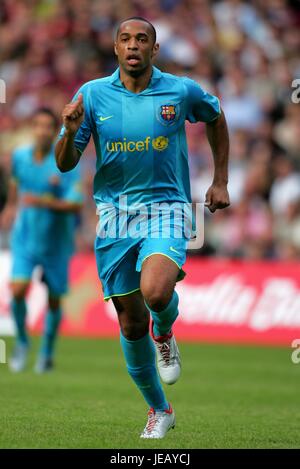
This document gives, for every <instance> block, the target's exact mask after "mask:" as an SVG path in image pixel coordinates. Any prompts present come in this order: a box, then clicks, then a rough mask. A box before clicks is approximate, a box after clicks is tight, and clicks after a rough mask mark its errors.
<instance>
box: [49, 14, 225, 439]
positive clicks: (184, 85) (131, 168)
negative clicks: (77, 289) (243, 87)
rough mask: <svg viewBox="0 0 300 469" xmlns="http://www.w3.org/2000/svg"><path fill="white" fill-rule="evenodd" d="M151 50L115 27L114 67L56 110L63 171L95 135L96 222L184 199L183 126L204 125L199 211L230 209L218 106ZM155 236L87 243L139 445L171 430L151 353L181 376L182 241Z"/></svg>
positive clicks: (127, 24) (133, 32)
mask: <svg viewBox="0 0 300 469" xmlns="http://www.w3.org/2000/svg"><path fill="white" fill-rule="evenodd" d="M158 49H159V46H158V44H157V43H156V31H155V29H154V27H153V25H152V24H151V23H149V22H148V21H147V20H145V19H143V18H139V17H134V18H130V19H128V20H125V21H123V22H122V23H121V24H120V25H119V28H118V30H117V32H116V37H115V53H116V55H117V57H118V61H119V68H118V69H117V70H116V71H115V73H113V75H111V76H109V77H106V78H102V79H98V80H94V81H91V82H88V83H86V84H84V85H83V86H82V87H81V88H80V89H79V91H78V92H77V93H76V95H75V97H74V99H73V102H72V103H71V104H68V105H67V106H66V107H65V108H64V110H63V113H62V116H63V124H64V127H63V129H62V131H61V134H60V137H61V138H60V140H59V141H58V143H57V146H56V159H57V165H58V167H59V168H60V169H61V171H69V170H71V169H73V168H74V167H75V166H76V165H77V163H78V161H79V159H80V157H81V154H82V152H83V151H84V149H85V147H86V146H87V144H88V142H89V140H90V136H91V135H93V139H94V142H95V147H96V153H97V166H96V168H97V169H96V175H95V179H94V198H95V201H96V204H97V207H98V209H99V211H100V221H101V219H102V218H103V219H104V220H105V219H106V220H107V222H109V221H110V220H111V218H113V216H114V215H113V216H112V217H111V216H110V214H109V210H110V209H111V208H113V209H114V208H117V209H119V211H120V210H121V211H122V208H121V207H120V206H118V203H119V196H120V195H122V196H124V195H125V196H126V197H127V203H128V206H129V207H133V206H134V205H135V204H143V205H144V206H147V207H148V206H151V204H153V203H169V204H172V203H174V202H176V203H177V202H178V203H182V204H186V203H190V202H191V195H190V181H189V168H188V162H187V145H186V137H185V127H184V125H185V120H188V121H190V122H198V121H202V122H205V123H206V129H207V137H208V140H209V143H210V145H211V148H212V152H213V156H214V162H215V174H214V179H213V182H212V185H211V187H210V188H209V190H208V192H207V195H206V205H207V206H208V208H209V209H210V210H211V211H212V212H214V211H215V210H216V209H219V208H224V207H227V206H228V205H229V196H228V192H227V166H228V148H229V142H228V132H227V126H226V121H225V117H224V114H223V112H222V110H221V108H220V103H219V100H218V99H217V98H216V97H215V96H212V95H210V94H208V93H206V92H204V91H203V90H202V88H201V87H200V86H199V85H198V84H197V83H196V82H194V81H193V80H191V79H189V78H186V77H176V76H174V75H170V74H166V73H162V72H161V71H160V70H158V69H157V68H156V67H153V66H152V61H153V59H154V57H155V56H156V54H157V52H158ZM108 207H110V208H109V209H108ZM111 213H115V212H114V210H111ZM119 221H120V218H119ZM120 223H121V222H120ZM175 223H176V221H175ZM158 224H159V222H158ZM151 228H152V227H151ZM173 228H174V227H173ZM159 230H160V228H159V227H158V226H157V232H156V234H158V235H159V236H158V237H150V236H141V237H139V238H132V237H125V238H122V237H121V236H119V237H116V238H113V237H109V238H105V239H104V238H102V237H100V236H97V237H96V242H95V252H96V259H97V265H98V271H99V277H100V279H101V282H102V286H103V290H104V298H105V299H106V300H108V299H110V298H112V300H113V303H114V306H115V308H116V311H117V313H118V318H119V323H120V328H121V345H122V348H123V352H124V356H125V360H126V364H127V369H128V372H129V374H130V375H131V377H132V379H133V380H134V382H135V383H136V385H137V387H138V388H139V389H140V391H141V393H142V394H143V396H144V398H145V400H146V402H147V403H148V404H149V406H150V411H149V413H148V421H147V424H146V427H145V429H144V431H143V432H142V434H141V437H142V438H163V437H164V436H165V434H166V432H167V431H168V430H169V429H170V428H172V427H174V425H175V414H174V410H173V409H172V407H171V405H170V404H169V403H168V401H167V399H166V397H165V394H164V391H163V388H162V386H161V383H160V380H159V375H158V372H157V369H156V364H155V350H156V355H157V365H158V371H159V374H160V377H161V379H162V381H164V382H165V383H167V384H173V383H175V382H176V381H177V380H178V378H179V375H180V370H181V361H180V355H179V351H178V347H177V345H176V341H175V337H174V334H173V332H172V325H173V323H174V322H175V320H176V317H177V315H178V295H177V293H176V292H175V290H174V288H175V284H176V281H178V280H180V279H181V278H182V277H183V275H184V273H183V271H182V265H183V264H184V262H185V257H186V247H187V239H186V238H185V237H181V238H176V237H175V236H174V235H170V236H169V237H168V238H167V239H166V238H164V237H162V236H161V233H160V231H159ZM149 312H150V314H151V316H152V321H153V323H152V326H151V336H152V337H150V335H149Z"/></svg>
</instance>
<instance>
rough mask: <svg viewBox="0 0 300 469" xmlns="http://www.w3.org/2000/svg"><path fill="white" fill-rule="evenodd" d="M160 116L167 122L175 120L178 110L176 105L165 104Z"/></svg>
mask: <svg viewBox="0 0 300 469" xmlns="http://www.w3.org/2000/svg"><path fill="white" fill-rule="evenodd" d="M160 115H161V117H162V118H163V120H165V121H168V122H171V121H173V120H175V117H176V110H175V106H174V104H163V106H161V113H160Z"/></svg>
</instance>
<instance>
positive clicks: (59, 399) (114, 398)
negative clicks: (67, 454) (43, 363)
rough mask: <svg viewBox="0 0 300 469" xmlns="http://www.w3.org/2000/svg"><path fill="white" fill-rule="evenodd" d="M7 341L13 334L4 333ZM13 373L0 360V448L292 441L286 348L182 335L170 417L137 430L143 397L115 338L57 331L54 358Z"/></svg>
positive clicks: (294, 401) (296, 368) (288, 444)
mask: <svg viewBox="0 0 300 469" xmlns="http://www.w3.org/2000/svg"><path fill="white" fill-rule="evenodd" d="M7 343H8V351H10V350H11V347H12V341H11V340H8V341H7ZM37 345H38V342H37V339H35V340H34V341H33V345H32V350H31V357H30V366H29V368H28V370H27V371H25V372H24V373H22V374H19V375H13V374H11V373H10V372H9V370H8V367H7V365H3V364H0V422H1V428H0V448H116V449H121V448H158V449H159V448H170V449H171V448H299V447H300V432H299V428H300V412H299V387H300V364H299V365H295V364H293V363H292V362H291V358H290V356H291V349H288V348H286V349H285V348H264V347H248V346H228V345H212V344H210V345H207V344H189V343H181V344H180V349H181V354H182V359H183V373H182V377H181V379H180V381H179V382H178V383H177V384H175V385H174V386H169V387H166V388H165V389H166V391H167V395H168V398H169V400H170V401H171V403H172V404H173V406H174V409H175V412H176V417H177V425H176V428H175V429H174V430H170V432H169V433H168V434H167V437H166V438H165V439H164V440H152V441H151V440H148V441H145V440H141V439H140V438H139V433H140V432H141V430H142V429H143V426H144V425H145V422H146V412H147V407H146V405H145V403H144V402H143V400H142V398H141V397H140V395H139V393H138V391H137V390H136V389H135V387H134V385H133V383H132V382H131V381H130V379H129V377H128V376H127V372H126V370H125V366H124V363H123V357H122V356H121V351H120V346H119V342H118V341H117V340H101V339H99V340H95V339H93V340H84V339H66V338H63V339H60V343H59V347H58V356H57V368H56V370H55V371H54V372H53V373H50V374H48V375H44V376H36V375H35V374H34V372H33V371H32V366H33V363H34V359H35V352H36V349H37Z"/></svg>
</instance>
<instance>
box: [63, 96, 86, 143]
mask: <svg viewBox="0 0 300 469" xmlns="http://www.w3.org/2000/svg"><path fill="white" fill-rule="evenodd" d="M62 119H63V124H64V126H65V128H66V130H68V131H69V132H70V133H72V134H75V133H76V132H77V130H78V129H79V127H80V126H81V123H82V122H83V120H84V107H83V97H82V94H79V95H78V97H77V99H76V101H74V102H72V103H69V104H67V105H66V106H65V107H64V109H63V112H62Z"/></svg>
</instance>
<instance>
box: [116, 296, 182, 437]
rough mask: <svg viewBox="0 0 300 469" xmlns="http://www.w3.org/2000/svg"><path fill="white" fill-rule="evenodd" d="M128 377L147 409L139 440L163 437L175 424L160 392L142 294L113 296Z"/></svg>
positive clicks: (162, 393)
mask: <svg viewBox="0 0 300 469" xmlns="http://www.w3.org/2000/svg"><path fill="white" fill-rule="evenodd" d="M112 301H113V303H114V306H115V308H116V311H117V314H118V319H119V324H120V329H121V334H120V335H121V346H122V349H123V353H124V357H125V361H126V366H127V370H128V373H129V375H130V376H131V378H132V379H133V381H134V382H135V384H136V386H137V387H138V389H139V390H140V392H141V393H142V395H143V397H144V399H145V400H146V402H147V403H148V405H149V406H150V411H149V418H148V423H147V425H146V427H145V430H144V432H143V433H142V435H141V437H143V438H162V437H163V436H164V435H165V434H166V432H167V431H168V430H169V428H171V427H173V426H174V425H175V415H174V412H173V411H172V409H171V407H170V405H169V404H168V402H167V400H166V397H165V394H164V391H163V389H162V386H161V383H160V380H159V376H158V373H157V369H156V364H155V349H154V345H153V341H152V340H151V337H150V335H149V312H148V310H147V308H146V307H145V303H144V299H143V297H142V295H141V293H140V292H139V291H138V292H135V293H132V294H129V295H124V296H117V297H113V298H112Z"/></svg>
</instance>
